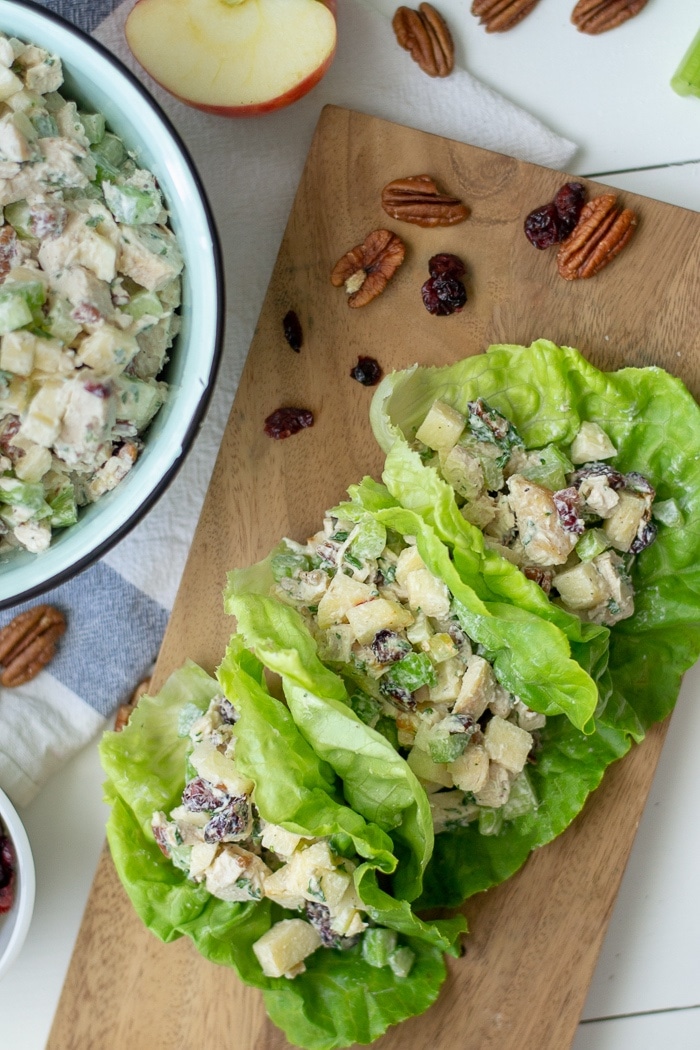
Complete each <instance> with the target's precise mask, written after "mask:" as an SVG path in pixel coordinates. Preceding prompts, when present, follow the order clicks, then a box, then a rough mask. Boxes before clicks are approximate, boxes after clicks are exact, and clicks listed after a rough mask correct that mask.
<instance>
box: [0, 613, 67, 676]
mask: <svg viewBox="0 0 700 1050" xmlns="http://www.w3.org/2000/svg"><path fill="white" fill-rule="evenodd" d="M65 629H66V621H65V617H64V616H63V613H61V612H59V610H58V609H55V608H54V607H53V606H52V605H35V606H34V608H33V609H27V611H26V612H23V613H20V614H19V615H18V616H15V618H14V620H10V622H9V623H8V624H7V626H5V627H3V629H2V630H1V631H0V664H2V665H3V667H4V668H5V669H4V671H3V673H2V675H0V683H1V684H2V685H4V686H6V687H7V688H12V687H13V686H17V685H24V683H25V682H29V681H31V679H32V678H35V677H36V675H38V674H39V671H41V670H43V668H44V667H46V665H47V663H48V662H49V660H51V659H52V657H53V655H54V653H55V652H56V642H57V641H58V639H59V638H60V637H61V635H62V634H63V633H64V631H65Z"/></svg>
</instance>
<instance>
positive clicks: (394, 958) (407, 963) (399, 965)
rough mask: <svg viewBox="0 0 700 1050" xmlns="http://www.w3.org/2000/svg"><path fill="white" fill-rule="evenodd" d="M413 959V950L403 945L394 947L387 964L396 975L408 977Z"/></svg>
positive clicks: (414, 957)
mask: <svg viewBox="0 0 700 1050" xmlns="http://www.w3.org/2000/svg"><path fill="white" fill-rule="evenodd" d="M415 959H416V956H415V952H412V951H411V949H410V948H409V947H407V946H406V945H404V946H403V947H402V948H395V949H394V951H393V952H392V953H391V955H390V956H389V966H390V967H391V969H392V971H393V973H394V975H395V976H396V977H408V975H409V973H410V972H411V967H412V966H413V963H414V962H415Z"/></svg>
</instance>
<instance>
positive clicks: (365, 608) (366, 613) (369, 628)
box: [346, 598, 413, 645]
mask: <svg viewBox="0 0 700 1050" xmlns="http://www.w3.org/2000/svg"><path fill="white" fill-rule="evenodd" d="M346 616H347V619H348V623H349V624H350V626H351V627H352V629H353V632H354V634H355V638H356V639H357V641H358V642H359V643H360V645H369V643H370V642H371V641H372V639H373V638H374V636H375V635H376V634H377V632H378V631H383V630H388V631H397V630H401V629H402V628H404V627H408V626H410V624H412V623H413V616H412V614H411V613H410V612H409V611H408V609H406V608H404V606H403V605H400V604H399V603H398V602H394V601H390V600H388V599H387V598H373V599H372V600H371V601H368V602H363V603H362V604H360V605H353V606H351V607H350V608H348V610H347V613H346Z"/></svg>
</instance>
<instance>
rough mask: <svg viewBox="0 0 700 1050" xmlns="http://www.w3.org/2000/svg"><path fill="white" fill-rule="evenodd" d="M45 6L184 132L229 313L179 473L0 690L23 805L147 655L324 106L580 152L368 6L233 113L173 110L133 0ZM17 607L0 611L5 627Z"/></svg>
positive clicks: (560, 161)
mask: <svg viewBox="0 0 700 1050" xmlns="http://www.w3.org/2000/svg"><path fill="white" fill-rule="evenodd" d="M42 6H45V7H47V8H49V9H51V10H52V11H54V12H56V13H58V14H60V15H62V16H63V17H65V18H67V19H69V20H71V21H73V22H74V23H75V24H76V25H78V26H80V27H81V28H82V29H84V30H86V31H88V32H90V33H92V34H93V35H94V36H95V37H96V38H98V39H99V40H101V41H102V43H104V44H106V46H107V47H108V48H110V49H111V50H112V51H113V52H114V53H115V54H116V55H117V56H118V57H119V58H121V59H122V60H123V61H124V62H125V64H126V65H128V66H129V67H130V68H131V69H132V71H133V72H134V73H135V74H136V75H137V76H139V77H140V78H141V79H142V80H143V81H144V83H145V84H146V86H147V87H148V89H149V90H150V91H151V92H152V93H153V94H154V95H155V97H156V98H157V99H158V101H159V102H160V103H161V105H162V106H163V108H164V109H165V110H166V112H167V113H168V115H169V116H170V118H171V120H172V121H173V123H174V124H175V126H176V127H177V129H178V131H179V132H180V134H181V135H182V137H183V139H184V141H185V143H186V144H187V146H188V147H189V149H190V152H191V154H192V156H193V158H194V161H195V163H196V165H197V167H198V169H199V171H200V174H201V176H202V179H203V181H204V184H205V187H206V190H207V193H208V196H209V199H210V201H211V204H212V207H213V210H214V215H215V218H216V221H217V225H218V227H219V232H220V235H221V240H222V247H223V254H224V264H225V271H226V284H227V301H228V303H229V315H228V317H227V319H226V342H225V347H224V354H223V362H222V367H221V370H220V373H219V378H218V380H217V387H216V391H215V393H214V397H213V399H212V402H211V405H210V407H209V410H208V413H207V417H206V419H205V422H204V425H203V427H202V430H201V431H200V434H199V436H198V438H197V440H196V442H195V445H194V447H193V448H192V450H191V452H190V453H189V455H188V457H187V459H186V461H185V464H184V466H183V467H182V469H181V471H180V473H179V474H178V476H177V478H176V479H175V481H174V482H173V483H172V485H171V486H170V488H169V489H168V491H167V492H166V493H165V495H164V496H163V497H162V498H161V499H160V501H159V503H158V504H157V505H156V507H155V508H154V509H153V510H152V511H151V512H150V514H148V516H147V517H146V518H145V520H144V521H143V522H142V523H140V524H139V525H138V526H137V527H136V528H135V529H134V530H133V532H131V533H130V534H129V535H128V536H127V537H126V538H125V539H124V540H122V541H121V543H120V544H119V545H118V546H117V547H115V548H113V550H112V551H110V552H109V553H108V554H107V555H106V556H105V557H104V558H103V559H102V561H100V562H99V563H98V564H96V565H94V566H93V567H92V568H90V569H88V570H86V571H85V572H83V573H81V574H80V575H79V576H77V577H75V578H74V579H73V580H72V581H70V582H68V583H66V584H64V585H63V586H61V587H58V588H56V589H55V590H53V591H50V592H48V593H47V595H46V597H45V599H44V600H46V601H48V602H50V603H51V604H53V605H55V606H57V607H58V608H60V609H61V610H62V611H63V612H64V613H65V616H66V620H67V623H68V629H67V632H66V634H65V635H64V637H63V638H62V640H61V642H60V650H59V652H58V654H57V656H56V657H55V658H54V660H53V661H52V662H51V664H50V665H49V667H48V668H47V669H46V670H44V671H43V672H42V673H41V674H40V675H38V676H37V678H35V679H34V680H33V681H32V682H30V683H28V684H27V685H25V686H21V687H19V688H17V689H5V690H2V691H0V787H2V788H3V789H4V790H5V791H6V792H7V794H8V795H10V797H11V798H12V799H13V801H14V802H15V803H16V804H17V805H20V806H21V805H24V804H26V803H28V802H29V801H30V800H31V799H32V798H33V797H34V795H35V794H36V792H37V791H38V790H39V788H40V787H41V785H42V784H43V783H44V782H45V781H46V779H47V778H48V777H49V776H50V774H51V773H52V772H54V771H55V770H56V769H57V768H58V767H59V766H60V765H62V764H63V763H64V762H66V761H67V760H68V759H69V758H70V757H71V756H72V755H74V754H75V753H76V752H77V751H78V750H79V749H80V748H82V747H84V746H85V745H86V744H87V743H88V742H89V741H90V740H91V739H93V738H94V737H95V735H96V734H97V733H98V732H99V731H100V729H101V728H102V727H103V726H104V724H105V719H106V718H108V717H110V716H113V714H114V711H115V709H116V707H117V706H118V705H119V704H120V703H124V702H125V701H126V700H127V699H128V698H129V697H130V696H131V693H132V691H133V689H134V688H135V686H136V685H137V684H138V683H139V682H140V681H141V680H142V679H143V678H144V677H146V676H147V675H148V672H149V670H150V668H151V666H152V664H153V661H154V660H155V657H156V654H157V651H158V647H159V644H160V641H161V638H162V636H163V632H164V630H165V626H166V622H167V617H168V611H169V609H170V608H171V607H172V604H173V601H174V598H175V594H176V591H177V586H178V583H179V580H180V576H181V574H182V570H183V568H184V564H185V559H186V556H187V551H188V548H189V545H190V542H191V539H192V534H193V532H194V528H195V525H196V522H197V517H198V514H199V509H200V506H201V503H202V500H203V498H204V493H205V491H206V486H207V483H208V480H209V477H210V475H211V470H212V467H213V464H214V459H215V456H216V452H217V449H218V445H219V442H220V439H221V435H222V433H223V429H224V426H225V423H226V418H227V415H228V411H229V408H230V405H231V402H232V400H233V396H234V394H235V391H236V386H237V383H238V379H239V376H240V373H241V370H242V367H243V363H244V360H245V355H246V352H247V348H248V346H249V344H250V341H251V339H252V335H253V331H254V329H255V323H256V320H257V316H258V313H259V310H260V307H261V305H262V300H263V297H264V293H265V289H266V287H267V283H268V280H269V277H270V274H271V271H272V267H273V265H274V261H275V257H276V254H277V250H278V247H279V243H280V240H281V237H282V233H283V231H284V226H285V222H286V219H287V215H288V213H289V209H290V207H291V204H292V201H293V197H294V192H295V190H296V186H297V183H298V181H299V177H300V175H301V172H302V168H303V165H304V160H305V157H306V153H307V150H308V146H309V144H310V142H311V137H312V135H313V130H314V127H315V124H316V121H317V120H318V116H319V114H320V111H321V108H322V106H323V105H325V104H326V103H333V104H336V105H341V106H347V107H349V108H351V109H357V110H362V111H364V112H367V113H371V114H374V115H376V116H379V117H384V118H386V119H390V120H395V121H397V122H398V123H401V124H406V125H409V126H412V127H417V128H420V129H423V130H426V131H431V132H434V133H436V134H439V135H446V136H448V137H450V138H454V139H458V140H461V141H465V142H470V143H472V144H474V145H477V146H482V147H485V148H487V149H494V150H498V151H500V152H502V153H507V154H510V155H511V156H515V157H519V158H522V159H524V160H530V161H534V162H536V163H539V164H545V165H548V166H550V167H554V168H566V166H567V164H568V163H569V162H570V160H571V158H572V156H573V153H574V151H575V146H574V145H573V144H572V143H571V142H568V141H566V140H565V139H562V138H560V137H559V136H557V135H554V134H553V133H552V132H551V131H549V129H548V128H546V127H544V126H543V125H542V124H541V123H540V122H539V121H538V120H536V119H535V118H534V117H532V116H530V114H528V113H525V112H524V111H523V110H521V109H520V108H518V107H517V106H515V105H513V104H512V103H511V102H508V101H507V100H506V99H504V98H502V97H501V96H500V95H498V94H497V93H496V92H494V91H493V90H491V89H490V88H488V87H486V86H485V85H483V84H482V83H480V82H479V81H478V80H476V79H475V78H474V77H472V76H471V75H470V74H469V73H467V72H466V71H464V70H460V69H456V70H455V71H454V73H453V74H452V76H450V77H448V78H446V79H444V80H437V81H429V82H426V78H425V75H424V74H423V73H422V72H421V71H420V70H419V69H418V67H417V66H416V65H415V64H414V63H413V62H412V61H411V59H410V57H409V56H408V55H407V54H406V53H405V52H404V51H401V50H400V49H399V48H398V47H397V46H396V43H395V40H394V38H393V31H392V29H391V25H390V22H389V20H388V19H387V18H385V17H384V16H383V15H381V14H380V13H379V12H378V11H376V10H375V9H374V8H372V7H371V6H369V5H368V4H367V3H365V2H364V0H343V3H342V4H339V5H338V6H339V12H338V19H339V46H338V52H337V55H336V58H335V61H334V64H333V66H332V68H331V70H330V72H329V73H328V74H327V76H326V77H325V78H324V79H323V81H322V82H321V84H320V85H319V86H318V87H317V88H315V89H314V91H312V92H311V93H310V94H309V95H308V96H307V97H306V98H305V99H302V100H301V101H300V102H298V103H296V104H295V105H294V106H292V107H290V108H288V109H284V110H281V111H279V112H277V113H273V114H269V115H267V116H265V117H260V118H257V119H253V120H235V121H234V120H226V119H225V118H221V117H215V116H209V115H207V114H204V113H200V112H198V111H196V110H193V109H190V108H188V107H186V106H184V105H182V104H181V103H179V102H177V101H176V100H175V99H173V98H171V97H170V96H168V95H167V94H166V93H165V92H163V91H162V90H161V89H160V88H158V87H157V86H156V85H155V84H154V83H153V81H151V80H150V79H149V78H148V77H147V75H146V74H145V73H144V72H143V70H141V69H140V68H139V67H137V65H136V63H135V62H134V60H133V59H132V58H131V56H130V53H129V51H128V48H127V46H126V42H125V39H124V31H123V27H124V21H125V18H126V15H127V13H128V11H129V10H130V9H131V7H132V6H133V0H126V2H124V3H121V4H119V3H118V2H117V0H45V2H44V3H43V5H42ZM1 28H2V27H1V26H0V29H1ZM224 570H225V566H222V578H223V572H224ZM32 604H35V603H32ZM22 608H23V606H18V607H17V608H16V609H13V610H11V611H10V612H5V613H0V627H2V626H3V625H4V624H5V623H7V622H8V621H9V620H10V619H11V618H12V616H13V615H16V613H17V612H19V611H21V609H22ZM183 655H184V654H183Z"/></svg>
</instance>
